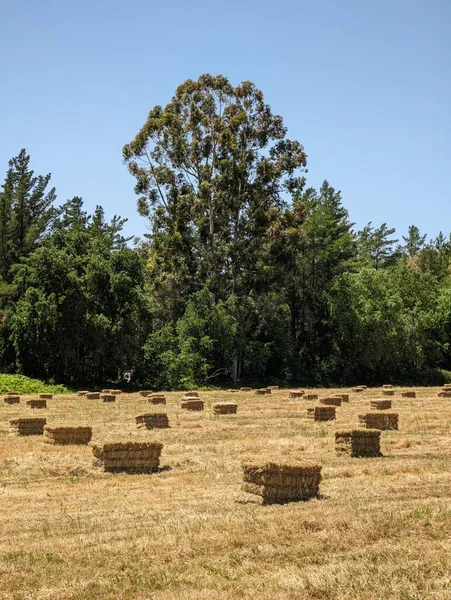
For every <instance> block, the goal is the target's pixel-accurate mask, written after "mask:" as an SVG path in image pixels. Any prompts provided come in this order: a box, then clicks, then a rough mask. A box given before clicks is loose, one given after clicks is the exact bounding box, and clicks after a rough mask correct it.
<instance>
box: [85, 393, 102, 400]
mask: <svg viewBox="0 0 451 600" xmlns="http://www.w3.org/2000/svg"><path fill="white" fill-rule="evenodd" d="M86 399H87V400H100V392H88V393H87V394H86Z"/></svg>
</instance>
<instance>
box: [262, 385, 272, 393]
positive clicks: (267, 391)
mask: <svg viewBox="0 0 451 600" xmlns="http://www.w3.org/2000/svg"><path fill="white" fill-rule="evenodd" d="M262 389H264V390H265V394H271V393H272V389H271V388H269V387H267V388H262Z"/></svg>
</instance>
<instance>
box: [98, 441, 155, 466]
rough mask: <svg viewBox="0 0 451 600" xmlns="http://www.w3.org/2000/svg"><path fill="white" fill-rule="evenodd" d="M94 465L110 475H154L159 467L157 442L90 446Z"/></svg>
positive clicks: (113, 443)
mask: <svg viewBox="0 0 451 600" xmlns="http://www.w3.org/2000/svg"><path fill="white" fill-rule="evenodd" d="M91 448H92V453H93V455H94V457H95V459H96V460H95V461H94V465H95V466H101V467H103V469H104V470H105V471H107V472H110V473H120V472H125V473H154V472H155V471H157V470H158V467H159V466H160V455H161V450H162V448H163V444H160V443H159V442H110V443H104V444H91Z"/></svg>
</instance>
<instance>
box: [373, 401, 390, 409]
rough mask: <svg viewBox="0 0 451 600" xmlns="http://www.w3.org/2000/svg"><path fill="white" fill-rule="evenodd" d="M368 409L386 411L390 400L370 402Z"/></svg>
mask: <svg viewBox="0 0 451 600" xmlns="http://www.w3.org/2000/svg"><path fill="white" fill-rule="evenodd" d="M370 408H374V409H375V410H387V409H389V408H391V400H371V402H370Z"/></svg>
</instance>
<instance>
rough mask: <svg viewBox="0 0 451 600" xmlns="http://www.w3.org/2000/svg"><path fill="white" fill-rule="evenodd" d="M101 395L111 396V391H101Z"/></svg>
mask: <svg viewBox="0 0 451 600" xmlns="http://www.w3.org/2000/svg"><path fill="white" fill-rule="evenodd" d="M100 393H101V394H111V393H112V392H111V390H100Z"/></svg>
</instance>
